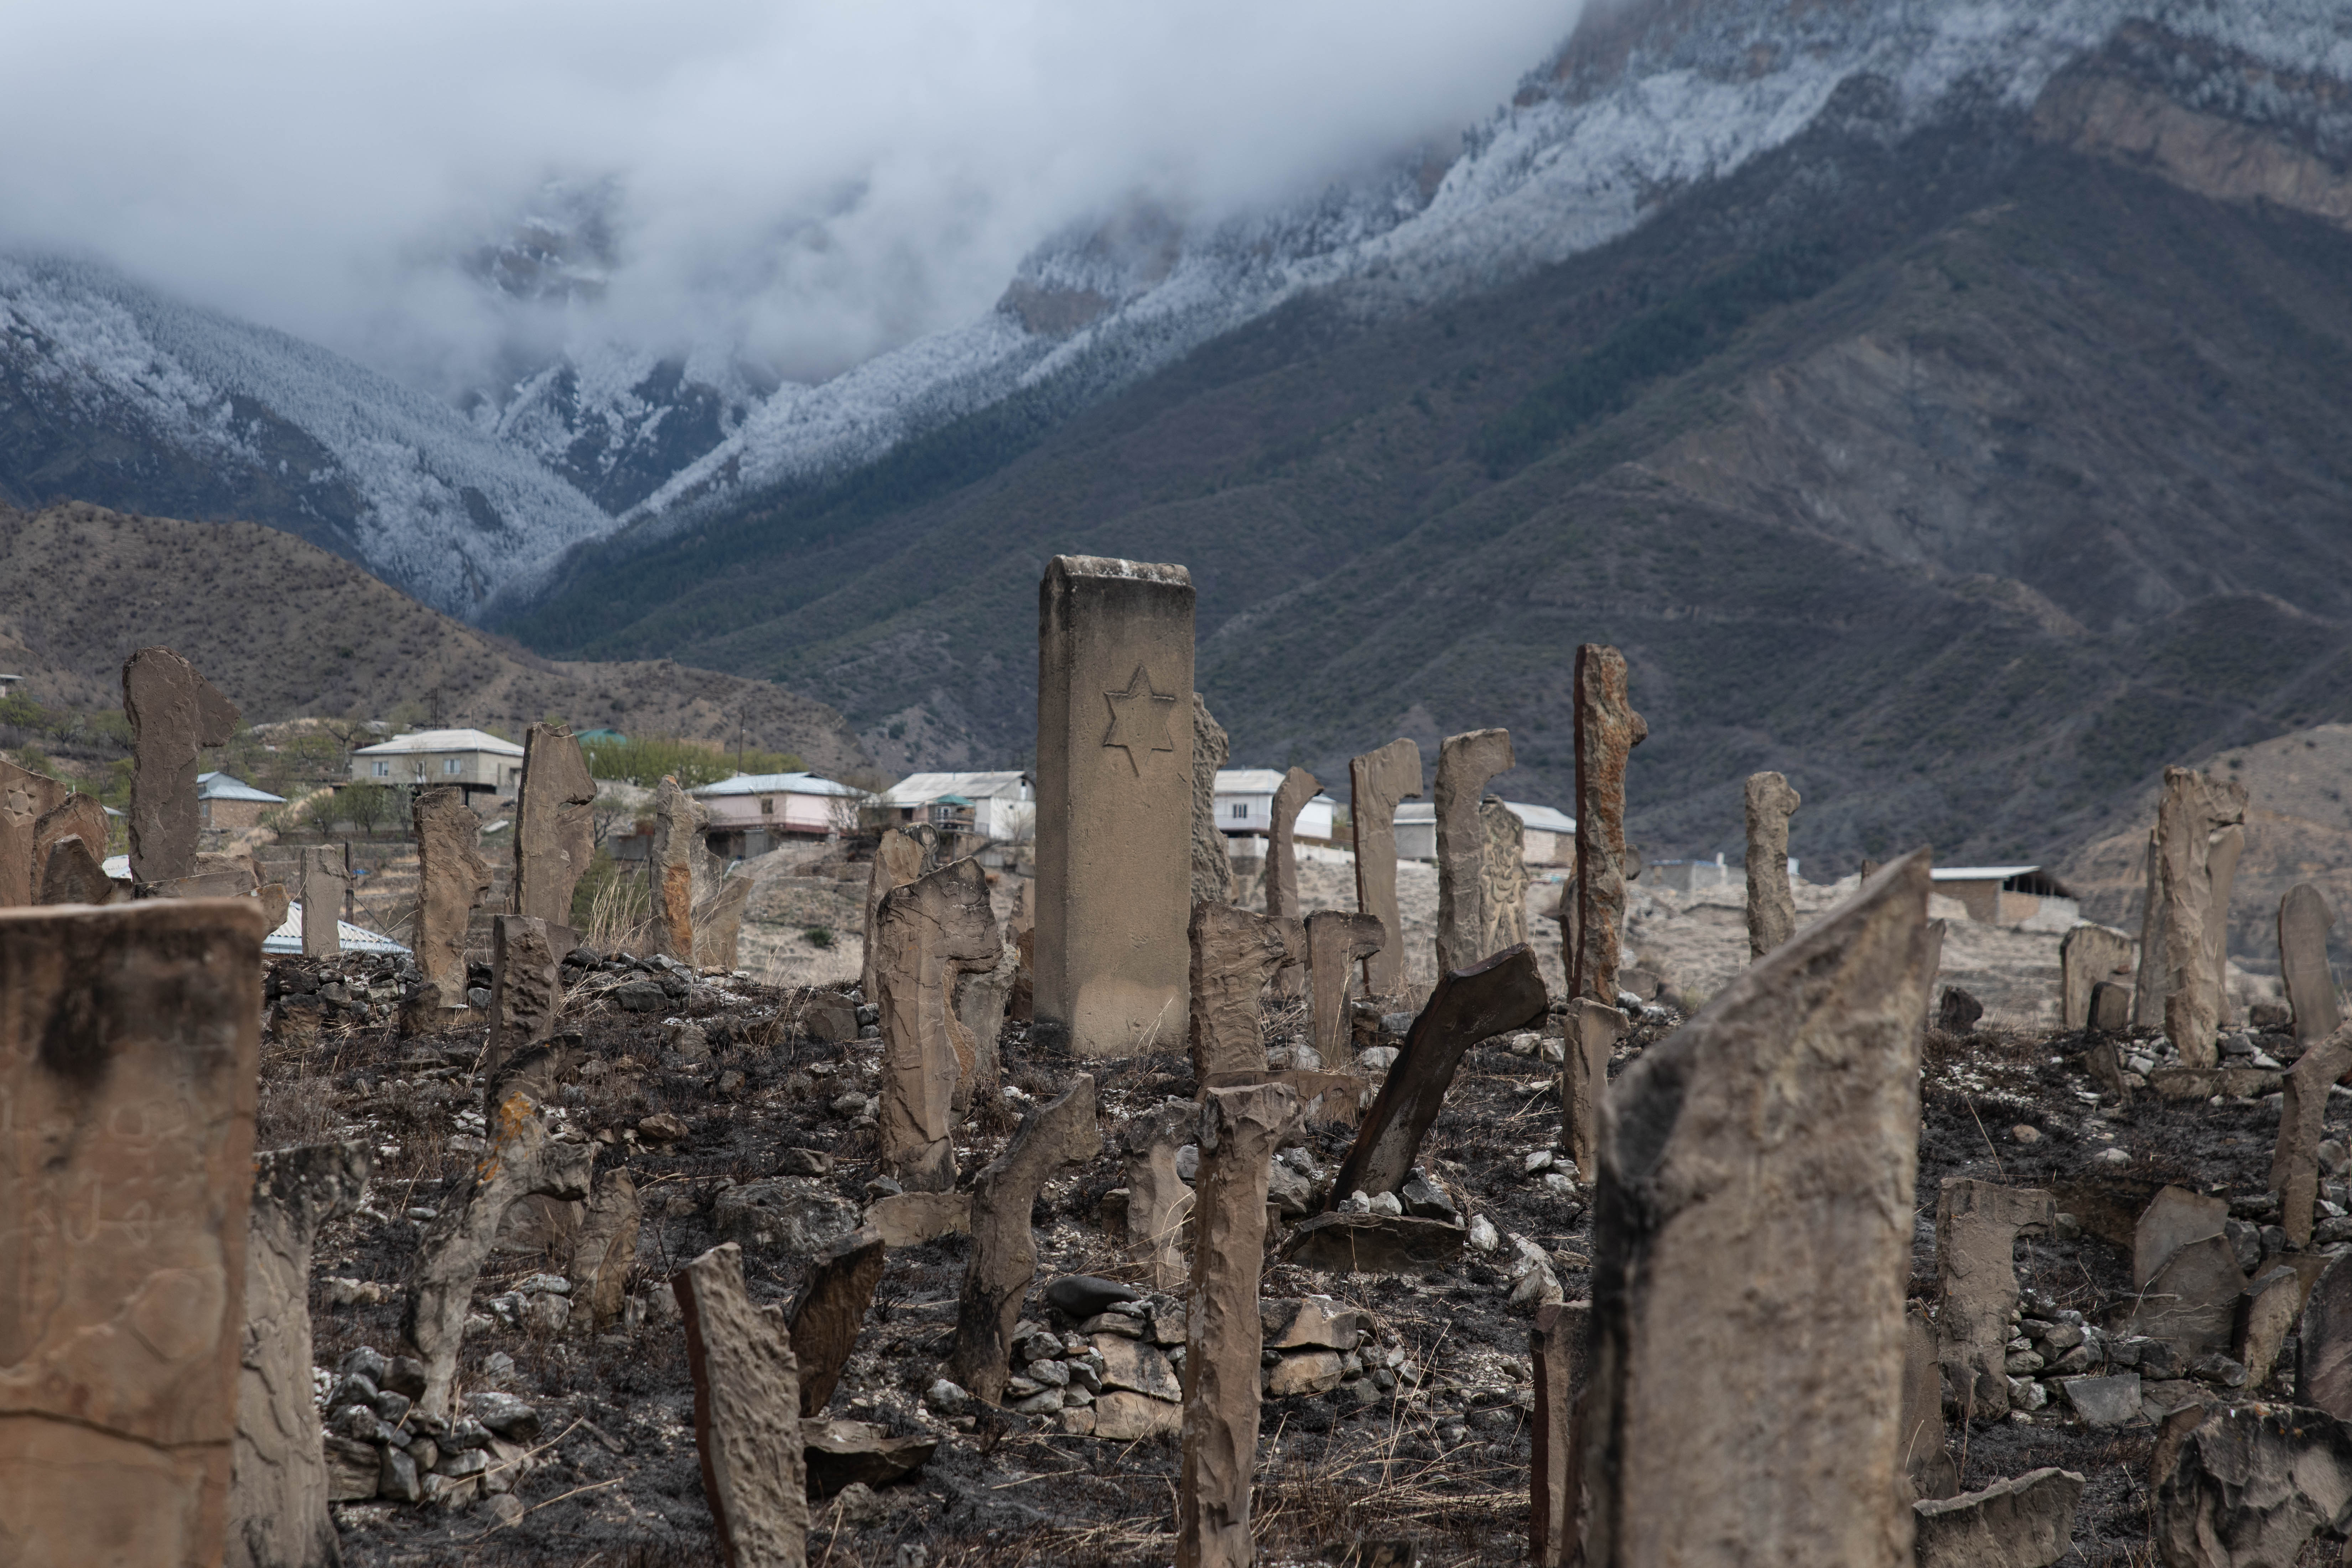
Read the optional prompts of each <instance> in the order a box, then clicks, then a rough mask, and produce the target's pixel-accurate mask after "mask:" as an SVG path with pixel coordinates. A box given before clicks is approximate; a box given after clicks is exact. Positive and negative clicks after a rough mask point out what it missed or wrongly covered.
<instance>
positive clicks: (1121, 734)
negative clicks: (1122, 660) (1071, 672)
mask: <svg viewBox="0 0 2352 1568" xmlns="http://www.w3.org/2000/svg"><path fill="white" fill-rule="evenodd" d="M1103 697H1104V699H1105V700H1108V702H1109V703H1110V728H1109V730H1108V731H1105V732H1104V735H1103V744H1104V745H1106V746H1118V747H1120V748H1122V749H1124V750H1125V751H1126V752H1127V763H1128V766H1129V767H1131V768H1133V769H1134V770H1135V776H1136V777H1138V778H1141V777H1142V776H1143V759H1142V758H1141V757H1140V756H1139V755H1137V753H1138V752H1172V751H1174V750H1175V749H1176V742H1174V741H1173V740H1172V739H1171V738H1170V736H1169V732H1168V718H1169V715H1170V714H1171V713H1173V712H1174V711H1175V710H1176V699H1175V698H1173V697H1162V696H1161V695H1160V693H1159V692H1158V691H1157V690H1156V689H1153V687H1152V684H1151V677H1150V675H1149V674H1148V673H1147V672H1146V671H1145V670H1144V668H1143V666H1141V665H1137V666H1136V667H1135V674H1134V676H1133V677H1132V678H1130V679H1129V681H1128V683H1127V689H1126V690H1124V691H1106V692H1104V693H1103Z"/></svg>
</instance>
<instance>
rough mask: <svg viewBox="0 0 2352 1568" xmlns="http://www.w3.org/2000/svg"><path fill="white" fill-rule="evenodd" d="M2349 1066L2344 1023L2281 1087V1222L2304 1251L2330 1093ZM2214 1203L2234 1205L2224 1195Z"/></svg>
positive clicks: (2349, 1033) (2275, 1184)
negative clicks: (2328, 1093) (2224, 1201)
mask: <svg viewBox="0 0 2352 1568" xmlns="http://www.w3.org/2000/svg"><path fill="white" fill-rule="evenodd" d="M2347 1070H2352V1027H2339V1028H2337V1029H2336V1031H2335V1032H2334V1033H2332V1034H2330V1035H2329V1036H2328V1037H2326V1039H2324V1040H2321V1041H2319V1042H2317V1043H2316V1044H2315V1045H2313V1046H2312V1047H2310V1048H2309V1049H2308V1050H2306V1051H2305V1052H2304V1053H2303V1055H2302V1056H2301V1057H2299V1058H2296V1059H2295V1064H2294V1067H2292V1068H2288V1069H2287V1075H2286V1083H2285V1085H2284V1088H2283V1089H2281V1090H2280V1099H2279V1130H2278V1142H2277V1143H2276V1144H2275V1145H2274V1146H2273V1148H2272V1151H2271V1191H2273V1192H2274V1193H2276V1194H2278V1195H2279V1224H2280V1225H2281V1226H2284V1228H2285V1230H2286V1236H2287V1239H2288V1240H2289V1241H2291V1242H2293V1243H2294V1245H2295V1247H2297V1248H2298V1249H2300V1248H2304V1247H2309V1246H2310V1245H2311V1224H2312V1205H2314V1204H2315V1202H2317V1200H2318V1197H2319V1140H2320V1135H2321V1131H2322V1125H2321V1124H2322V1122H2323V1121H2325V1120H2326V1115H2327V1091H2328V1090H2329V1089H2332V1088H2333V1087H2334V1086H2335V1085H2336V1081H2337V1080H2338V1079H2342V1078H2343V1076H2344V1075H2345V1073H2346V1072H2347ZM2172 1190H2174V1189H2171V1188H2167V1189H2166V1191H2168V1192H2169V1191H2172ZM2209 1201H2210V1202H2211V1203H2214V1204H2216V1205H2221V1206H2222V1207H2223V1208H2225V1209H2226V1208H2227V1206H2228V1205H2225V1204H2221V1199H2219V1198H2214V1199H2210V1200H2209ZM2217 1228H2218V1227H2217Z"/></svg>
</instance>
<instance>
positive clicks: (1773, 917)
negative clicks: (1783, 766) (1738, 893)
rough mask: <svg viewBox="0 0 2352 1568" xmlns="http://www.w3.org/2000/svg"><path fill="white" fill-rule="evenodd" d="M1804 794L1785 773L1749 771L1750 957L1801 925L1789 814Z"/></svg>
mask: <svg viewBox="0 0 2352 1568" xmlns="http://www.w3.org/2000/svg"><path fill="white" fill-rule="evenodd" d="M1804 803H1805V802H1804V797H1803V796H1802V795H1799V794H1798V793H1797V792H1796V791H1795V790H1793V789H1791V788H1790V787H1789V781H1788V779H1787V778H1786V777H1785V776H1783V775H1782V774H1780V773H1749V774H1748V957H1749V958H1750V959H1758V958H1761V957H1763V956H1764V955H1765V954H1766V953H1768V952H1771V951H1772V950H1773V949H1774V948H1776V947H1778V946H1780V944H1781V943H1782V942H1786V941H1788V940H1789V938H1790V935H1791V934H1792V933H1793V932H1794V931H1796V929H1797V900H1796V895H1795V894H1794V893H1792V892H1791V891H1790V888H1789V818H1790V817H1791V816H1795V815H1796V811H1797V807H1799V806H1801V805H1803V804H1804Z"/></svg>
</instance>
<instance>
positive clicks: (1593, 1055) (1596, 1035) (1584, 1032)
mask: <svg viewBox="0 0 2352 1568" xmlns="http://www.w3.org/2000/svg"><path fill="white" fill-rule="evenodd" d="M1567 1026H1568V1027H1567V1037H1566V1038H1565V1039H1564V1040H1563V1041H1562V1042H1561V1043H1562V1044H1563V1045H1564V1046H1565V1047H1567V1048H1566V1050H1565V1051H1564V1052H1563V1053H1562V1056H1561V1058H1560V1068H1559V1103H1560V1108H1561V1112H1562V1114H1561V1121H1562V1122H1563V1123H1564V1126H1565V1136H1564V1142H1566V1144H1567V1147H1568V1157H1569V1158H1570V1159H1571V1160H1573V1161H1575V1162H1576V1168H1577V1171H1578V1173H1580V1174H1581V1175H1582V1176H1583V1177H1584V1178H1585V1179H1586V1180H1587V1181H1590V1180H1591V1179H1592V1177H1593V1176H1594V1175H1595V1174H1597V1173H1599V1172H1600V1169H1601V1100H1602V1099H1603V1098H1604V1097H1605V1096H1606V1095H1607V1094H1608V1092H1609V1053H1610V1052H1611V1051H1612V1050H1613V1049H1614V1048H1615V1047H1616V1045H1617V1039H1618V1037H1619V1036H1621V1035H1622V1034H1623V1033H1624V1032H1625V1015H1624V1014H1622V1013H1620V1012H1619V1011H1617V1009H1616V1008H1614V1007H1604V1006H1602V1005H1601V1004H1600V1003H1598V1002H1595V1001H1594V1000H1593V999H1592V998H1591V997H1590V996H1578V997H1575V998H1573V999H1571V1000H1570V1003H1569V1005H1568V1018H1567Z"/></svg>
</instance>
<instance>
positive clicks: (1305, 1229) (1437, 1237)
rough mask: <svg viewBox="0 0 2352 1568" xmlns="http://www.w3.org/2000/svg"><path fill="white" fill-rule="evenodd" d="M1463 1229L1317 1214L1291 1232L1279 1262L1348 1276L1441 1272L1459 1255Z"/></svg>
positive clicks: (1396, 1218) (1393, 1218)
mask: <svg viewBox="0 0 2352 1568" xmlns="http://www.w3.org/2000/svg"><path fill="white" fill-rule="evenodd" d="M1464 1234H1465V1233H1464V1230H1463V1227H1462V1226H1458V1225H1448V1224H1446V1223H1445V1222H1444V1220H1442V1219H1417V1218H1415V1217H1413V1216H1412V1215H1382V1214H1318V1215H1316V1216H1315V1217H1314V1218H1312V1219H1309V1220H1306V1221H1304V1222H1302V1223H1301V1224H1300V1225H1299V1226H1297V1228H1296V1229H1294V1230H1292V1231H1291V1233H1290V1236H1289V1237H1288V1239H1286V1241H1285V1242H1284V1243H1283V1246H1282V1256H1283V1261H1285V1262H1286V1263H1295V1264H1297V1265H1298V1266H1299V1267H1300V1268H1330V1269H1336V1270H1339V1272H1342V1273H1348V1274H1406V1273H1418V1272H1420V1271H1422V1270H1423V1269H1428V1268H1444V1266H1445V1265H1446V1264H1448V1263H1451V1262H1453V1261H1454V1259H1455V1258H1459V1257H1460V1256H1461V1255H1462V1239H1463V1236H1464Z"/></svg>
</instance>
